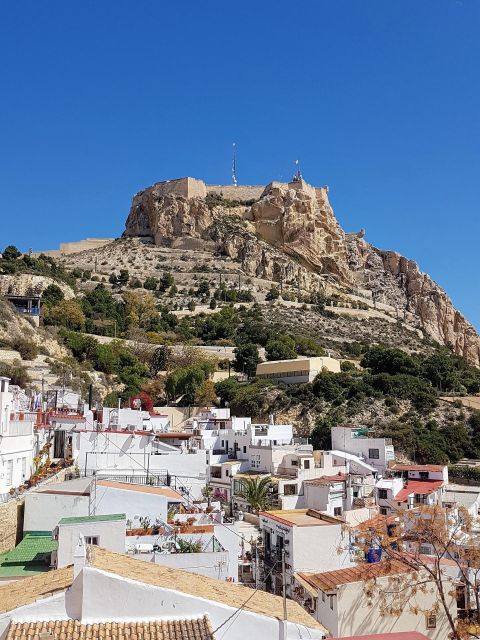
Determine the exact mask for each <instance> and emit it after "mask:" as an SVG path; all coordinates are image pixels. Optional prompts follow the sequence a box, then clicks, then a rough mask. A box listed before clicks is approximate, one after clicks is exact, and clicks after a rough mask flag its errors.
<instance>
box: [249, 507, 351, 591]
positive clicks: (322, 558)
mask: <svg viewBox="0 0 480 640" xmlns="http://www.w3.org/2000/svg"><path fill="white" fill-rule="evenodd" d="M259 518H260V531H261V535H262V538H263V549H264V567H263V579H264V582H265V586H266V588H267V590H270V591H273V592H274V593H279V594H280V593H282V557H283V555H284V556H285V567H286V570H287V575H288V578H287V583H286V590H287V594H288V595H289V596H291V595H292V593H293V587H294V580H293V574H294V573H296V572H298V571H328V570H332V569H340V568H342V567H350V566H352V565H353V561H352V560H353V556H352V557H351V554H350V551H349V548H348V547H349V544H348V533H347V532H345V530H344V523H343V521H342V520H340V519H339V518H334V517H332V516H328V515H326V514H324V513H320V512H319V511H315V510H313V509H289V510H279V511H264V512H261V513H260V514H259Z"/></svg>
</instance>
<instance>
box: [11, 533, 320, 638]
mask: <svg viewBox="0 0 480 640" xmlns="http://www.w3.org/2000/svg"><path fill="white" fill-rule="evenodd" d="M283 611H284V609H283V602H282V599H281V598H279V597H277V596H274V595H272V594H268V593H264V592H262V591H256V592H255V591H253V590H251V589H249V588H248V587H245V586H243V585H239V584H235V583H229V582H225V581H222V582H220V581H218V580H214V579H212V578H208V577H206V576H200V575H196V574H194V573H190V572H187V571H180V570H175V569H171V568H168V567H164V566H160V565H158V564H153V563H149V562H140V561H139V560H136V559H134V558H131V557H128V556H124V555H119V554H116V553H112V552H109V551H105V550H104V549H101V548H100V547H94V546H93V547H92V546H90V547H87V548H85V546H83V545H80V546H78V547H77V550H76V553H75V558H74V567H73V570H72V568H71V567H65V568H63V569H57V570H54V571H51V572H49V573H48V580H46V579H45V575H41V576H35V577H33V578H26V579H24V580H19V581H17V582H15V583H14V584H13V585H10V584H9V585H5V586H1V585H0V637H2V638H3V637H4V636H6V635H7V634H9V633H10V634H11V637H14V636H16V633H17V630H18V632H19V633H24V634H25V637H35V636H40V635H41V634H42V632H43V630H47V632H48V630H50V633H52V634H53V635H54V637H56V634H57V633H58V634H60V633H62V632H63V633H64V635H65V637H75V634H76V633H78V634H81V635H82V636H83V634H86V633H87V632H88V633H89V636H88V637H91V638H92V639H93V640H96V638H100V637H106V632H107V629H108V634H110V635H111V636H112V637H115V636H117V637H132V636H136V637H147V636H148V637H149V638H150V640H194V639H195V640H213V638H214V637H215V638H219V637H222V638H223V640H244V639H245V637H252V638H257V637H260V638H262V637H264V638H269V639H276V640H300V639H303V638H311V639H312V640H317V639H322V638H325V637H326V630H325V628H324V627H322V625H321V624H319V623H318V622H317V621H316V620H315V619H314V618H313V617H311V616H310V615H309V614H308V613H307V612H306V611H305V610H304V609H303V608H302V607H301V606H300V605H299V604H298V603H296V602H293V601H288V602H287V619H286V620H284V615H283ZM173 621H175V622H173ZM87 625H88V626H87ZM92 625H93V626H92ZM95 625H96V626H95ZM220 629H221V634H219V633H218V632H217V630H220ZM121 634H122V635H121Z"/></svg>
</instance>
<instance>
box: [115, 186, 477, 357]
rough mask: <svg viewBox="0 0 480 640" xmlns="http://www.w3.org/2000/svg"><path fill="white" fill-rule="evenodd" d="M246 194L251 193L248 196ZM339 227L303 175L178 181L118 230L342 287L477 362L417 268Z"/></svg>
mask: <svg viewBox="0 0 480 640" xmlns="http://www.w3.org/2000/svg"><path fill="white" fill-rule="evenodd" d="M249 196H253V197H249ZM363 236H364V233H363V232H360V233H358V234H352V233H345V231H344V230H343V229H342V228H341V227H340V225H339V223H338V221H337V220H336V218H335V215H334V212H333V210H332V208H331V206H330V203H329V201H328V189H327V188H325V187H321V188H314V187H312V186H310V185H309V184H307V183H306V182H305V181H304V180H303V179H299V180H295V181H293V182H291V183H288V184H285V183H277V182H273V183H271V184H269V185H268V186H266V187H265V188H264V189H262V188H261V187H238V188H235V187H228V186H226V187H222V186H216V187H209V186H207V185H205V184H204V183H203V182H202V181H200V180H194V179H191V178H185V179H181V180H172V181H168V182H161V183H157V184H155V185H153V186H152V187H149V188H148V189H145V190H144V191H142V192H140V193H138V194H136V195H135V197H134V199H133V202H132V207H131V210H130V213H129V216H128V219H127V222H126V228H125V232H124V237H125V238H128V237H137V238H138V237H139V238H142V239H143V240H144V241H145V240H146V241H150V242H152V243H154V245H156V246H157V247H159V248H164V249H167V248H169V249H170V250H176V251H179V250H183V251H190V252H195V251H198V250H201V251H203V252H210V254H212V255H213V256H216V257H217V258H218V259H219V258H220V257H224V258H225V257H226V258H229V259H230V261H233V263H235V265H236V266H237V268H238V269H239V270H240V271H241V273H243V274H244V275H245V276H248V277H251V278H254V279H255V278H257V279H261V280H265V281H268V282H270V283H271V282H275V283H278V284H279V285H281V286H282V287H284V286H285V287H286V288H289V287H290V288H291V289H293V290H299V291H307V292H314V291H319V292H322V293H324V294H327V295H330V294H332V293H335V292H336V293H340V294H347V295H350V296H354V297H357V298H358V299H361V300H363V301H364V302H365V304H366V305H367V306H368V307H369V308H370V309H373V310H377V311H381V312H382V313H384V314H386V315H390V316H393V317H394V318H397V319H398V320H402V321H403V322H404V323H405V324H406V325H409V326H410V327H412V328H415V329H416V330H418V331H419V332H422V333H423V334H424V335H425V336H428V337H429V338H431V339H433V340H435V341H437V342H438V343H440V344H442V345H448V346H451V347H452V349H453V350H454V351H455V353H457V354H458V355H462V356H464V357H465V358H467V359H468V361H469V362H471V363H473V364H476V365H478V364H480V339H479V336H478V335H477V333H476V331H475V329H474V328H473V326H472V325H471V324H470V323H469V322H468V321H467V320H466V319H465V318H464V317H463V315H462V314H461V313H460V312H459V311H458V310H456V309H455V308H454V306H453V304H452V302H451V300H450V298H449V297H448V295H447V294H446V293H445V291H444V290H443V289H442V288H441V287H440V286H439V285H437V284H436V283H435V282H434V281H433V280H432V279H431V278H430V277H429V276H428V275H427V274H425V273H422V271H421V270H420V268H419V267H418V265H417V264H416V263H415V262H414V261H413V260H409V259H408V258H405V257H403V256H401V255H399V254H398V253H395V252H393V251H383V250H380V249H377V248H376V247H374V246H372V245H371V244H369V243H368V242H367V241H366V240H365V238H364V237H363Z"/></svg>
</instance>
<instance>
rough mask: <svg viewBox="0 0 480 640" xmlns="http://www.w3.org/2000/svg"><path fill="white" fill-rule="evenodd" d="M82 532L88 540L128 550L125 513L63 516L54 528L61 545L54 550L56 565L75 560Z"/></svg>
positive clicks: (57, 566)
mask: <svg viewBox="0 0 480 640" xmlns="http://www.w3.org/2000/svg"><path fill="white" fill-rule="evenodd" d="M80 536H81V537H82V538H83V539H84V541H85V543H86V544H91V545H96V546H101V547H102V548H103V549H106V550H107V551H116V552H117V553H124V552H125V514H124V513H116V514H109V515H103V516H84V517H73V518H62V519H61V520H60V522H59V523H58V525H57V526H56V527H55V529H54V530H53V538H54V540H56V541H57V543H58V547H57V550H56V551H53V552H52V566H54V567H55V568H56V569H61V568H62V567H67V566H69V565H71V564H73V561H74V555H75V549H76V548H77V544H78V539H79V537H80Z"/></svg>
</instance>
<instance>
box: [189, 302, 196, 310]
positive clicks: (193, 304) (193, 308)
mask: <svg viewBox="0 0 480 640" xmlns="http://www.w3.org/2000/svg"><path fill="white" fill-rule="evenodd" d="M188 310H189V311H195V302H194V301H193V300H190V302H189V303H188Z"/></svg>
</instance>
